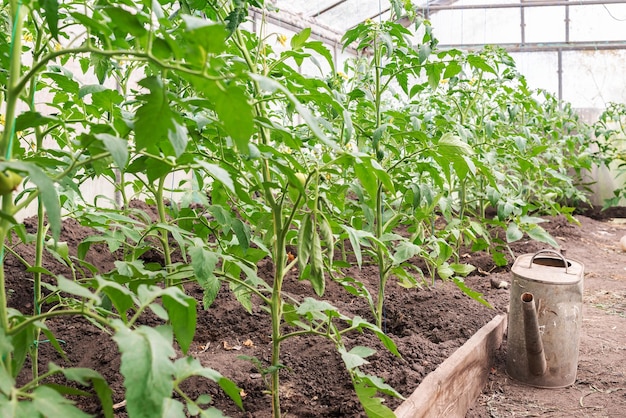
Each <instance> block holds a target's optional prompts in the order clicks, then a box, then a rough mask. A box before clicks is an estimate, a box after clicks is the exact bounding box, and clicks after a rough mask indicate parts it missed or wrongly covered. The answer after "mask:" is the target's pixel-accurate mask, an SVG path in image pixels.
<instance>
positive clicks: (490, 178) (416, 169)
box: [0, 0, 615, 417]
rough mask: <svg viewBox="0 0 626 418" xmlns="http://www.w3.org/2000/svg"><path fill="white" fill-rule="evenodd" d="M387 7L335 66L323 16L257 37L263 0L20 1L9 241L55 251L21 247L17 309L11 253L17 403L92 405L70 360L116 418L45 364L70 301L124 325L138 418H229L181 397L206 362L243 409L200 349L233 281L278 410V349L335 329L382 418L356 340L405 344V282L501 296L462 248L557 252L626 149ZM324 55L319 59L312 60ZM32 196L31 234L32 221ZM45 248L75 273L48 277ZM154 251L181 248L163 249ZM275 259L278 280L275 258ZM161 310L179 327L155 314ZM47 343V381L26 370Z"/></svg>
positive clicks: (7, 385) (6, 223)
mask: <svg viewBox="0 0 626 418" xmlns="http://www.w3.org/2000/svg"><path fill="white" fill-rule="evenodd" d="M391 3H392V6H393V8H392V9H393V13H392V14H393V17H400V16H404V15H408V16H409V17H410V18H411V21H412V27H411V28H410V29H409V28H406V27H404V26H402V25H400V24H398V23H395V22H394V18H392V19H391V20H390V21H387V22H372V21H366V22H364V23H362V24H360V25H358V26H357V27H355V28H353V29H351V30H350V31H348V32H347V33H346V34H345V36H344V38H343V41H344V47H345V48H350V49H353V50H357V51H360V53H359V54H358V56H356V57H354V58H353V59H349V60H347V61H346V62H345V63H343V64H342V67H341V68H336V63H335V61H334V59H333V55H332V54H331V52H330V51H329V50H328V49H327V47H326V46H325V45H324V44H323V43H322V42H320V41H317V40H313V39H311V30H310V29H304V30H302V31H301V32H299V33H297V34H295V35H294V36H293V37H291V39H289V40H287V39H286V37H285V36H284V35H283V34H280V33H265V30H264V28H263V26H264V25H263V23H264V21H261V26H262V28H261V29H260V30H259V31H258V34H255V33H252V32H250V31H247V30H245V29H244V28H245V27H246V25H245V22H246V21H247V16H248V11H249V8H250V7H256V8H258V9H260V10H263V13H266V12H267V10H265V9H264V4H263V1H262V0H247V1H245V0H234V1H226V2H213V1H199V0H183V1H176V2H174V1H169V0H161V1H159V2H132V1H124V0H119V1H108V2H99V1H88V2H63V3H60V2H57V1H55V0H9V1H3V3H2V12H1V16H2V25H3V34H4V35H3V36H2V37H0V60H1V61H2V66H1V67H2V68H3V69H4V70H2V71H0V85H2V86H3V88H2V91H1V93H0V94H1V95H2V99H3V103H4V107H3V115H4V130H3V131H2V138H1V142H0V151H1V153H2V156H3V159H2V160H1V161H0V171H2V175H0V192H1V193H2V211H1V212H0V240H2V242H4V243H5V248H7V251H9V250H10V248H11V246H10V243H11V242H12V241H11V240H12V239H14V238H13V237H16V238H15V239H19V240H21V241H22V242H25V243H29V244H32V245H34V246H35V247H36V257H35V259H34V260H23V262H24V263H25V264H26V266H27V267H28V271H29V272H30V273H32V276H33V293H34V307H33V310H32V312H23V311H18V310H16V309H13V308H9V306H8V304H7V292H8V291H9V289H7V288H6V285H5V284H6V278H5V277H4V270H3V269H0V325H1V326H0V352H1V353H2V363H1V364H0V411H1V412H2V414H1V415H2V416H7V417H9V416H15V417H18V416H19V417H21V416H29V417H31V416H46V415H48V414H49V413H50V408H54V411H55V416H56V415H59V416H60V415H61V414H67V416H72V417H79V416H85V414H84V413H82V412H81V411H79V410H78V409H77V408H76V407H75V406H74V405H73V404H72V403H71V402H69V401H68V400H67V399H66V398H65V395H66V394H76V393H77V389H75V388H74V387H72V388H70V387H62V386H58V385H51V384H49V383H48V380H47V379H48V378H49V377H50V376H52V375H55V374H62V375H64V376H65V378H67V379H68V380H71V381H74V382H76V383H78V384H80V385H88V384H90V385H91V386H92V387H93V390H95V393H97V395H98V397H99V399H100V402H101V404H102V411H103V415H104V416H107V417H111V416H113V409H112V401H111V394H110V389H109V388H108V385H107V382H106V381H105V380H104V379H103V377H102V376H101V375H99V374H98V373H97V372H96V371H94V370H88V369H81V368H60V367H58V366H54V365H50V366H49V367H48V369H47V370H39V366H38V361H37V352H38V344H37V342H38V341H39V340H40V339H41V338H42V334H43V335H44V336H45V338H46V339H47V340H49V341H50V342H51V344H53V345H54V347H55V348H56V349H57V350H58V351H59V353H61V354H62V353H63V350H62V347H61V346H60V345H59V343H58V341H57V340H56V339H55V336H54V335H53V333H52V332H50V331H49V329H48V327H47V326H46V321H47V320H49V319H52V318H54V317H59V316H80V317H83V318H88V319H89V320H91V321H93V322H95V323H98V324H99V325H100V326H101V327H102V328H103V329H105V330H107V332H109V333H110V334H111V337H112V338H113V339H114V340H115V342H116V343H117V345H118V347H119V351H120V354H121V364H122V365H121V373H122V375H123V376H124V378H125V383H124V384H125V388H126V401H127V406H126V408H127V411H128V414H129V416H132V417H157V416H167V417H177V416H181V417H182V416H186V415H185V414H189V415H193V416H196V415H201V416H217V415H216V414H218V411H216V410H214V409H213V408H211V407H207V405H208V404H210V398H209V397H208V395H207V396H201V397H200V398H197V399H191V398H190V397H189V396H187V395H186V394H185V393H184V391H183V390H182V389H181V383H182V382H183V381H184V380H185V379H187V378H189V377H190V376H201V377H205V378H208V379H211V380H213V381H215V382H216V383H217V384H218V385H220V386H221V388H222V389H223V390H224V391H225V392H226V393H227V394H228V395H229V396H230V397H231V398H232V399H233V402H235V403H236V404H237V405H239V406H240V407H241V406H242V400H241V398H240V395H239V390H238V388H237V387H236V385H235V384H234V383H233V382H231V381H230V380H228V379H226V378H225V377H223V376H222V375H221V374H220V373H218V372H217V371H215V370H212V369H209V368H206V367H204V366H202V365H201V364H200V363H199V362H198V361H197V360H194V359H193V358H192V357H189V356H186V354H187V352H188V350H189V347H190V345H191V343H192V341H193V336H194V333H195V329H196V303H197V301H196V300H195V299H194V298H192V297H190V296H189V295H188V294H186V293H185V285H186V284H187V283H190V282H193V283H197V285H199V286H201V287H202V289H203V291H204V297H203V300H202V301H201V302H202V304H203V306H204V308H205V309H210V307H211V303H212V301H213V300H214V298H215V297H216V295H217V293H218V291H219V290H220V289H221V288H222V287H224V286H226V287H228V288H229V289H230V291H232V292H233V294H234V295H235V296H236V297H237V299H238V300H239V301H240V302H241V304H242V305H243V306H244V307H246V309H248V310H251V309H252V300H253V296H254V298H255V300H259V301H260V303H262V304H263V306H264V307H265V308H266V309H267V312H268V315H269V316H270V317H271V324H272V329H271V341H272V356H271V360H270V362H269V364H263V367H265V368H266V371H267V373H268V374H269V375H270V376H271V382H270V388H269V389H270V393H271V396H272V411H273V416H274V417H279V416H280V415H281V408H280V396H279V394H280V391H279V388H280V375H281V373H284V372H281V370H282V369H283V367H284V366H283V364H282V363H281V344H282V343H283V342H284V341H285V340H287V339H289V338H292V337H294V336H300V335H314V336H319V338H326V339H329V340H330V341H332V343H333V344H334V345H335V346H336V348H337V350H338V352H339V353H340V354H341V357H342V359H343V360H344V362H345V365H346V368H347V370H348V371H349V374H350V376H351V379H352V382H353V385H354V388H355V391H356V393H357V396H358V397H359V400H360V401H361V403H362V405H363V408H364V410H365V412H366V413H367V414H368V416H377V417H386V416H393V413H392V411H391V410H389V409H388V408H387V407H385V406H384V405H383V404H382V402H381V400H380V399H379V398H378V397H379V396H380V394H381V393H382V394H387V395H392V396H401V395H400V394H398V393H397V392H396V391H395V390H394V389H393V388H391V387H389V386H388V385H386V384H385V383H384V382H383V381H382V380H381V379H379V378H377V377H376V376H370V375H368V374H366V373H364V372H362V371H361V370H360V368H359V367H360V366H362V365H363V364H365V363H366V358H367V357H368V356H370V355H371V354H373V352H372V350H371V349H370V348H367V347H346V346H345V344H344V343H343V340H342V336H344V335H346V334H347V333H350V332H354V331H362V332H370V333H372V334H373V335H375V336H377V337H378V338H379V339H380V340H381V342H382V343H383V344H384V346H385V347H387V349H389V350H391V351H392V352H393V353H395V354H398V355H399V353H398V352H397V349H396V347H395V344H394V342H393V340H392V339H391V338H390V337H389V336H388V335H386V333H385V332H384V326H385V324H384V309H385V288H386V285H387V283H388V282H389V280H398V281H399V282H400V283H401V284H402V285H403V286H405V287H407V288H412V287H417V286H427V285H428V284H429V283H430V282H431V281H434V280H436V279H443V280H453V281H454V282H455V283H456V284H457V285H458V286H459V287H460V288H461V289H462V290H463V291H464V292H465V293H467V294H468V295H469V296H470V297H473V298H475V299H476V300H478V301H479V302H482V303H485V304H486V302H485V301H484V300H483V299H482V297H481V295H479V294H478V293H476V292H474V291H472V290H471V289H469V288H467V287H466V286H465V285H464V283H463V277H464V276H465V275H467V274H469V273H471V271H472V270H473V267H472V266H471V265H467V264H464V263H462V262H461V259H460V254H461V251H462V249H471V250H473V251H478V250H484V251H489V252H490V253H491V254H492V255H493V258H494V261H495V263H496V264H497V265H500V266H503V265H506V263H507V251H508V250H507V244H508V243H510V242H512V241H516V240H519V239H521V238H522V237H523V236H524V234H527V235H528V236H529V237H530V238H532V239H537V240H540V241H542V242H545V243H548V244H551V245H555V246H556V243H555V242H554V240H553V238H552V237H550V236H549V235H548V234H547V233H546V232H545V231H544V230H543V228H541V226H540V223H541V222H542V219H541V218H540V217H538V216H539V215H543V214H551V215H554V214H565V215H566V216H570V215H571V213H572V211H573V209H572V207H573V204H575V203H577V202H584V201H586V193H585V189H584V186H585V185H584V184H582V178H583V177H582V175H583V174H584V172H585V170H590V169H591V168H592V167H593V166H594V165H598V164H604V163H606V162H607V161H608V158H609V157H607V156H609V155H611V154H610V153H608V152H596V151H594V149H599V148H594V146H595V147H599V145H598V144H597V143H596V142H597V140H596V139H595V138H597V137H596V136H594V135H593V132H592V127H589V126H587V125H585V124H583V123H581V122H580V121H579V120H578V117H577V116H576V114H575V112H574V111H573V110H572V109H571V108H570V107H569V106H568V105H567V104H563V103H560V102H558V100H556V98H555V97H554V96H553V95H551V94H549V93H547V92H544V91H537V90H533V89H531V88H530V87H529V86H528V85H527V84H526V82H525V80H524V78H523V76H521V75H520V74H519V73H518V72H517V71H516V69H515V64H514V62H513V61H512V60H511V58H510V57H509V56H508V55H507V54H506V53H505V52H504V51H502V50H499V49H497V48H485V49H484V50H482V51H478V52H464V51H460V50H440V49H438V47H437V40H436V38H435V37H434V36H433V31H432V28H431V27H430V25H429V23H428V22H427V21H424V20H422V19H421V18H420V17H419V16H417V15H416V14H415V11H414V10H411V9H410V7H409V8H406V7H405V5H404V2H400V1H392V2H391ZM287 41H289V43H287ZM283 44H284V45H283ZM304 62H312V63H314V64H315V65H317V67H318V68H319V74H316V75H305V74H302V73H300V72H299V68H300V66H301V65H302V64H303V63H304ZM70 68H80V74H74V73H72V71H71V70H70ZM89 77H92V78H93V82H81V81H80V80H81V79H89ZM608 146H609V147H612V145H608ZM602 147H605V148H602V149H603V150H605V149H606V147H607V145H606V143H603V144H602ZM611 158H615V157H614V155H612V157H611ZM173 178H176V179H179V182H178V183H176V184H173V183H172V179H173ZM181 179H182V180H181ZM96 180H97V181H107V182H109V183H110V184H111V185H112V186H113V187H115V190H116V191H117V193H116V196H115V197H114V196H97V198H96V199H95V201H90V199H89V198H87V197H86V196H84V193H85V190H87V189H88V188H89V185H90V184H92V183H91V182H93V181H96ZM173 196H177V198H176V199H173V198H172V197H173ZM138 197H139V198H141V199H143V200H145V201H146V202H147V203H149V204H151V205H154V207H156V211H157V214H158V219H157V220H156V221H154V220H153V219H151V218H150V217H149V216H148V215H147V214H146V213H145V212H142V211H141V210H140V209H136V208H133V207H132V205H131V204H130V202H131V201H132V200H133V199H135V198H138ZM33 205H36V207H37V219H38V228H37V233H36V235H35V236H31V235H29V234H27V233H26V231H25V229H24V227H23V225H22V224H21V223H20V222H18V221H17V219H19V216H20V213H22V211H24V210H25V209H26V208H28V207H32V206H33ZM66 217H71V218H75V219H76V220H78V221H79V222H80V223H81V224H83V225H85V226H89V227H91V228H93V229H94V231H95V232H96V233H95V234H94V235H93V236H91V237H90V238H88V239H87V240H85V241H84V242H82V243H81V245H80V246H79V249H78V253H77V254H75V255H74V254H70V253H69V251H68V249H67V245H66V244H65V243H63V242H60V241H59V236H60V228H61V225H62V220H63V219H65V218H66ZM96 243H104V244H106V246H107V248H108V249H109V250H110V251H111V252H112V253H114V254H115V255H116V257H117V259H118V261H117V262H116V267H115V269H113V270H111V271H98V269H96V268H95V267H94V266H92V265H90V264H89V263H87V262H86V261H85V255H86V254H87V253H88V251H89V250H90V248H91V246H92V245H94V244H96ZM288 247H289V248H296V249H297V250H296V251H295V254H294V253H292V252H289V251H288V250H287V248H288ZM45 251H48V252H51V253H53V254H55V256H56V257H57V259H58V260H59V262H60V263H64V264H66V265H67V266H68V267H70V269H71V271H72V272H74V273H75V274H73V275H72V277H69V278H68V277H63V276H60V275H55V274H53V273H51V272H50V271H48V270H46V269H45V268H44V267H43V263H42V259H43V254H44V252H45ZM149 251H152V252H154V251H156V252H158V253H159V254H161V259H162V262H159V263H146V262H144V261H143V258H142V256H143V255H144V254H146V253H147V252H149ZM174 252H179V253H180V260H182V261H179V260H178V258H176V259H175V258H172V254H173V253H174ZM2 254H4V252H3V253H2ZM263 259H270V260H271V261H272V265H273V271H272V275H271V277H261V276H259V275H258V274H257V270H256V266H257V263H258V262H259V261H260V260H263ZM348 260H356V264H357V265H358V266H359V267H360V266H361V265H362V264H363V263H364V262H369V263H371V262H373V263H375V264H376V265H377V266H378V269H379V280H378V286H377V288H368V287H367V286H366V285H365V284H364V283H360V282H359V281H357V280H356V279H354V278H352V277H348V276H346V275H345V274H344V271H345V270H344V268H345V267H348V266H350V264H349V262H348ZM416 260H421V264H419V265H422V266H425V267H423V268H420V267H417V266H418V263H416ZM292 271H297V274H298V277H299V279H300V280H306V281H308V282H310V284H311V288H312V291H313V292H312V294H311V297H309V298H306V299H304V300H292V299H291V298H288V297H287V296H286V295H285V294H284V293H283V292H282V287H283V284H284V281H285V280H286V278H287V277H288V274H289V273H290V272H292ZM329 280H335V281H337V282H339V283H340V284H341V285H342V286H343V287H344V288H345V289H346V291H347V292H349V293H351V294H353V295H355V296H357V297H363V298H366V300H367V301H368V303H369V305H370V307H371V317H370V318H361V317H348V316H345V315H343V314H342V313H341V312H339V311H338V309H336V308H335V307H334V306H332V304H331V303H330V302H329V301H326V300H324V289H325V284H326V283H327V282H328V281H329ZM145 312H152V313H153V314H154V315H156V316H158V317H159V318H161V319H162V320H163V324H162V325H159V326H156V327H148V326H146V325H141V324H140V323H141V322H140V321H139V319H140V318H141V316H142V315H143V314H144V313H145ZM174 347H179V349H180V351H181V352H182V356H178V355H177V352H176V350H175V348H174ZM28 357H30V359H31V362H30V364H32V370H31V372H30V375H31V376H30V379H26V381H23V380H24V379H22V380H19V381H18V379H17V376H18V374H20V372H21V371H22V369H23V368H24V364H25V361H26V359H27V358H28ZM256 361H257V362H258V363H261V362H260V360H256ZM78 392H80V394H86V392H81V391H78Z"/></svg>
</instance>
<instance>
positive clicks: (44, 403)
mask: <svg viewBox="0 0 626 418" xmlns="http://www.w3.org/2000/svg"><path fill="white" fill-rule="evenodd" d="M32 397H33V406H34V407H35V409H36V410H37V411H39V413H40V414H41V415H42V416H44V417H64V418H89V417H90V415H88V414H86V413H84V412H83V411H81V410H80V409H78V408H77V407H76V406H74V403H73V402H72V401H70V400H68V399H65V398H64V397H63V396H62V395H61V394H60V393H59V392H57V391H56V390H54V389H51V388H49V387H47V386H39V387H37V388H36V389H35V390H34V391H33V393H32Z"/></svg>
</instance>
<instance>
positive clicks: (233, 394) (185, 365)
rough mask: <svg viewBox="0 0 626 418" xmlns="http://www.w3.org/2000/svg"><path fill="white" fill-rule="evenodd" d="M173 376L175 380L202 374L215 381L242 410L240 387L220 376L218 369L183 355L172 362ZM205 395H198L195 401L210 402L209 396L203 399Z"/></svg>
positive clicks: (199, 402)
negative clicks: (205, 365)
mask: <svg viewBox="0 0 626 418" xmlns="http://www.w3.org/2000/svg"><path fill="white" fill-rule="evenodd" d="M174 367H175V377H176V379H177V380H185V379H187V378H188V377H191V376H202V377H205V378H207V379H209V380H211V381H213V382H216V383H217V384H218V385H219V386H220V387H221V388H222V390H223V391H224V392H225V393H226V394H227V395H228V396H229V397H230V398H231V399H232V400H233V402H235V404H236V405H237V406H238V407H239V408H240V409H242V410H243V402H242V400H241V389H240V388H239V387H237V385H236V384H235V383H233V381H231V380H230V379H227V378H225V377H224V376H222V375H221V374H220V373H219V372H218V371H216V370H213V369H211V368H208V367H203V366H202V364H200V361H198V360H197V359H195V358H192V357H183V358H179V359H178V360H176V362H175V363H174ZM205 398H206V396H205V395H200V396H199V397H198V399H197V400H196V402H197V403H198V404H205V403H209V402H210V398H209V399H208V400H207V401H205V400H204V399H205Z"/></svg>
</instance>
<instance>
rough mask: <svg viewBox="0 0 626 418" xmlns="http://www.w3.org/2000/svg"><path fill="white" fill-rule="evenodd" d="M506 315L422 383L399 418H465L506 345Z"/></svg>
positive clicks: (474, 337)
mask: <svg viewBox="0 0 626 418" xmlns="http://www.w3.org/2000/svg"><path fill="white" fill-rule="evenodd" d="M506 319H507V316H506V314H500V315H496V316H495V317H494V318H493V319H492V320H491V321H489V322H488V323H487V324H486V325H485V326H483V327H482V328H481V329H479V330H478V332H476V334H474V335H473V336H472V337H471V338H470V339H469V340H467V341H466V342H465V344H463V345H462V346H461V347H460V348H459V349H457V350H456V351H455V352H454V353H452V355H451V356H450V357H448V358H447V359H446V360H445V361H444V362H443V363H442V364H440V365H439V367H437V369H436V370H435V371H433V372H432V373H429V374H428V376H426V377H425V378H424V380H423V381H422V382H421V383H420V385H419V386H418V387H417V389H416V390H415V391H414V392H413V393H412V394H411V396H410V397H409V398H408V399H407V400H406V401H404V402H403V403H402V404H401V405H400V406H399V407H398V408H397V409H396V410H395V414H396V417H397V418H431V417H442V418H443V417H445V418H452V417H459V418H462V417H465V414H466V413H467V411H468V409H469V408H470V407H471V406H472V405H473V404H474V402H475V401H476V398H477V397H478V395H479V394H480V392H481V391H482V389H483V387H484V385H485V384H486V383H487V377H488V376H489V368H490V365H491V361H492V360H491V359H492V356H493V353H494V351H495V350H496V349H498V348H499V347H500V345H501V344H502V338H503V336H504V333H505V331H506V326H507V321H506Z"/></svg>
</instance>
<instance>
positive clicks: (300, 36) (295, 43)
mask: <svg viewBox="0 0 626 418" xmlns="http://www.w3.org/2000/svg"><path fill="white" fill-rule="evenodd" d="M309 36H311V28H304V29H302V30H301V31H300V32H298V33H296V34H295V35H293V37H292V38H291V49H299V48H300V47H302V46H303V45H304V43H305V42H306V40H307V39H309Z"/></svg>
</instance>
